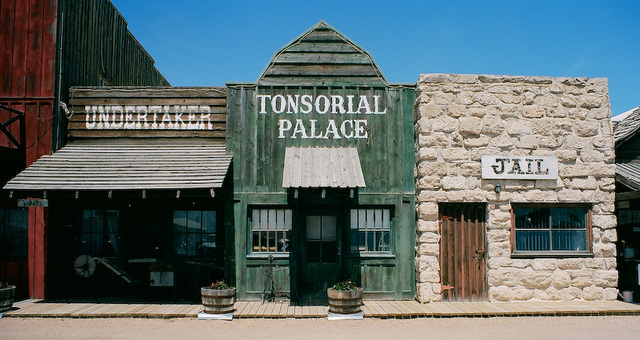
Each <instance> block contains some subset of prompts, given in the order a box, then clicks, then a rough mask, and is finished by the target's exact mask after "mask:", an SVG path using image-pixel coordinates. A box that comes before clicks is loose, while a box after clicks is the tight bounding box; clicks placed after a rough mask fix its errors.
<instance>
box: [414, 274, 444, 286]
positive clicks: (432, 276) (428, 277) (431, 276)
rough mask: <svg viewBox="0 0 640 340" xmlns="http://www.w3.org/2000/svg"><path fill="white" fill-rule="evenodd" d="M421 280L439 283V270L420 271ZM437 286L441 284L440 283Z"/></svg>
mask: <svg viewBox="0 0 640 340" xmlns="http://www.w3.org/2000/svg"><path fill="white" fill-rule="evenodd" d="M419 280H420V281H419V282H429V283H439V282H440V273H439V272H437V271H424V272H420V277H419ZM437 286H440V285H439V284H438V285H437Z"/></svg>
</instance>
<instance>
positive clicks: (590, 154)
mask: <svg viewBox="0 0 640 340" xmlns="http://www.w3.org/2000/svg"><path fill="white" fill-rule="evenodd" d="M580 160H581V161H582V162H583V163H597V162H604V153H602V152H600V151H597V150H582V151H580Z"/></svg>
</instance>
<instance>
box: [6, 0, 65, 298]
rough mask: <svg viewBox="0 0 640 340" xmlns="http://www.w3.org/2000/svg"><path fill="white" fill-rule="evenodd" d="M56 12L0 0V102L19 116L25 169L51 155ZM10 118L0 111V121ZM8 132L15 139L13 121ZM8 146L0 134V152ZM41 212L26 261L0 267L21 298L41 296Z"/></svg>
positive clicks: (46, 0)
mask: <svg viewBox="0 0 640 340" xmlns="http://www.w3.org/2000/svg"><path fill="white" fill-rule="evenodd" d="M57 10H58V3H57V1H56V0H2V1H0V46H2V49H0V103H2V104H5V105H7V106H9V107H12V108H14V109H17V110H20V111H22V112H24V113H25V124H26V147H27V149H26V158H27V166H28V165H29V164H31V163H33V162H35V161H36V160H37V159H38V158H39V157H41V156H43V155H48V154H49V153H50V152H51V127H52V117H53V107H54V95H55V92H54V87H55V77H56V72H55V64H56V63H55V56H56V34H57V32H56V24H57ZM12 116H13V115H10V114H9V113H7V112H2V113H0V122H5V121H7V119H9V117H12ZM10 131H11V133H12V134H13V135H14V136H15V137H16V138H17V139H19V135H20V131H19V125H18V124H17V123H14V124H12V125H11V127H10ZM8 146H12V145H11V144H10V143H9V140H8V139H7V138H6V137H4V136H0V152H2V147H8ZM13 147H14V146H13ZM45 214H46V211H45V209H43V208H30V211H29V226H28V238H29V242H28V256H27V259H26V260H16V259H12V260H10V261H4V262H2V263H0V268H1V269H2V271H0V275H2V276H3V277H5V278H7V279H8V278H10V279H12V280H19V281H18V282H17V283H18V287H19V288H18V289H19V292H20V293H21V295H23V294H28V296H31V297H35V298H43V297H44V295H45V275H46V266H45V262H46V238H45V233H46V223H45V221H46V220H45V218H44V216H45ZM0 278H2V277H0Z"/></svg>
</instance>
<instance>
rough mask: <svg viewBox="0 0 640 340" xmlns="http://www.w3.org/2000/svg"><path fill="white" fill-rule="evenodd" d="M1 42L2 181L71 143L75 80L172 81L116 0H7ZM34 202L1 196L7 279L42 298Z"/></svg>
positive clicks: (38, 216) (40, 220)
mask: <svg viewBox="0 0 640 340" xmlns="http://www.w3.org/2000/svg"><path fill="white" fill-rule="evenodd" d="M0 46H2V48H1V49H0V105H1V106H0V187H1V186H3V185H4V183H6V182H7V181H8V180H9V179H10V178H12V177H13V176H15V175H16V174H17V173H18V172H20V171H21V170H22V169H24V168H25V167H26V166H28V165H29V164H31V163H33V162H35V161H36V160H37V159H38V158H39V157H41V156H43V155H49V154H51V153H52V152H53V151H55V150H57V149H59V148H60V147H61V146H62V145H64V144H65V140H66V134H67V132H66V126H67V120H68V118H69V117H70V112H69V111H68V110H67V109H66V103H68V101H69V98H68V96H69V88H70V87H72V86H107V85H114V86H118V85H130V86H144V85H149V86H168V85H169V83H168V82H167V81H166V80H165V79H164V77H163V76H162V74H160V72H159V71H158V70H157V69H156V68H155V66H154V60H153V59H152V58H151V56H149V54H148V53H147V52H146V51H145V49H144V48H143V47H142V46H141V45H140V43H139V42H138V41H137V40H136V39H135V37H134V36H133V35H132V34H131V33H130V32H129V31H128V29H127V22H126V20H125V19H124V18H123V17H122V15H121V14H120V13H119V12H118V10H117V9H116V8H115V7H114V5H113V4H112V3H111V1H109V0H85V1H73V0H3V1H2V2H0ZM39 202H44V201H39ZM30 204H31V205H33V201H24V200H23V201H20V200H18V199H17V197H14V195H13V193H11V192H3V193H2V195H1V196H0V281H8V282H10V283H12V284H16V285H17V287H18V291H17V294H18V296H19V297H26V296H29V297H34V298H42V297H44V296H45V293H46V292H45V281H46V276H47V273H46V262H47V242H46V240H47V238H46V236H45V235H46V233H47V214H48V212H47V208H46V207H33V206H31V207H25V206H28V205H30ZM36 205H38V203H36Z"/></svg>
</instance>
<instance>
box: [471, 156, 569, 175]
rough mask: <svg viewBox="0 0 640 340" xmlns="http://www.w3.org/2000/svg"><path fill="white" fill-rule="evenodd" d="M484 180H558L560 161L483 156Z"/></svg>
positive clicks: (549, 157) (541, 157) (551, 157)
mask: <svg viewBox="0 0 640 340" xmlns="http://www.w3.org/2000/svg"><path fill="white" fill-rule="evenodd" d="M481 162H482V178H483V179H556V178H558V159H557V158H556V157H553V156H483V157H482V160H481Z"/></svg>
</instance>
